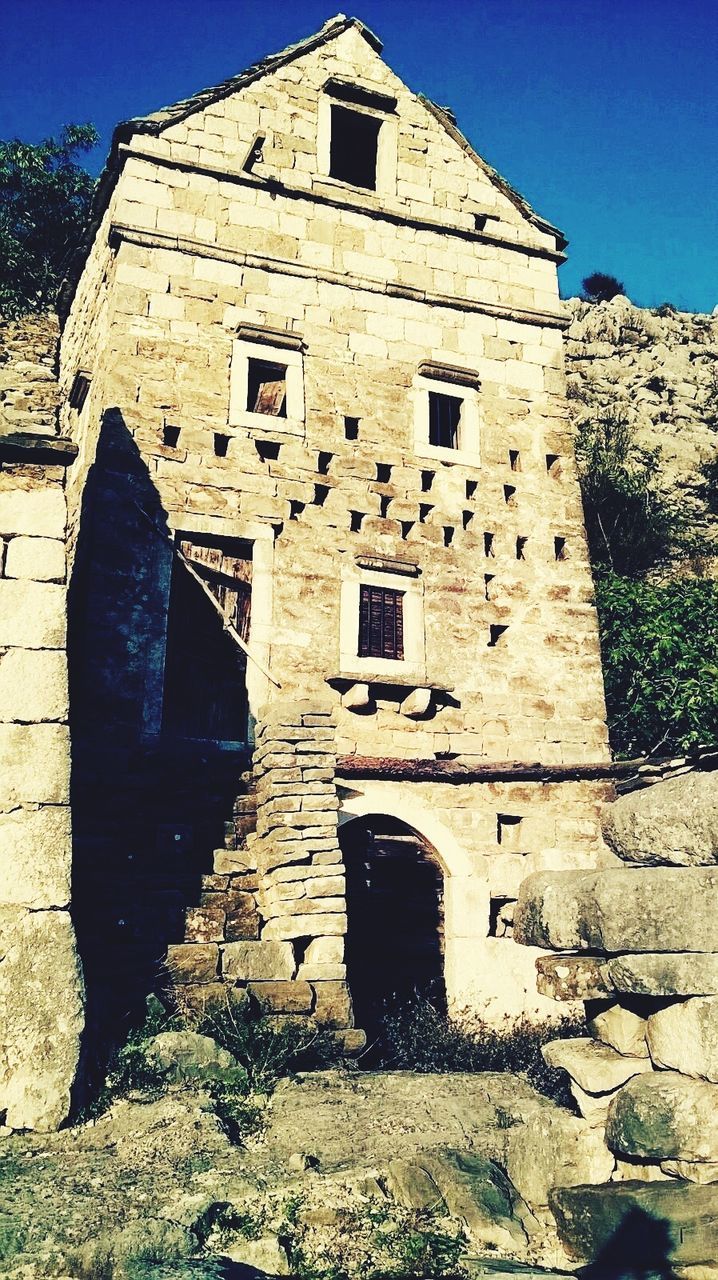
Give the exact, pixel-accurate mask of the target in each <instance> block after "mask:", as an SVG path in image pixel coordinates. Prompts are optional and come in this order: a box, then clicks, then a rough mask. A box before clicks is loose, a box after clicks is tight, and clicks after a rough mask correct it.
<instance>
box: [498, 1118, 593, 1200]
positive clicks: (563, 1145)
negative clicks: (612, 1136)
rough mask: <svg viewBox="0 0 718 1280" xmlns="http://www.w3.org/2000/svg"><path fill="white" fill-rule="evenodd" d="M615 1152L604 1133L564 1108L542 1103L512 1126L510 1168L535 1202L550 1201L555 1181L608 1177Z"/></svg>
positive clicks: (520, 1188)
mask: <svg viewBox="0 0 718 1280" xmlns="http://www.w3.org/2000/svg"><path fill="white" fill-rule="evenodd" d="M614 1163H615V1162H614V1158H613V1156H612V1154H611V1152H610V1151H609V1150H608V1148H607V1146H606V1144H605V1142H604V1141H603V1134H602V1133H600V1132H599V1131H598V1129H595V1128H593V1127H592V1126H591V1125H590V1124H589V1123H588V1122H587V1121H586V1120H583V1119H578V1117H576V1116H572V1115H570V1114H569V1112H568V1111H564V1110H563V1109H558V1108H557V1109H556V1110H553V1109H550V1110H549V1109H542V1110H540V1111H537V1112H535V1113H534V1114H533V1115H531V1116H528V1117H527V1119H526V1122H525V1124H522V1125H517V1126H516V1127H515V1128H512V1129H510V1130H509V1132H508V1141H507V1149H506V1161H505V1169H506V1172H507V1174H508V1176H509V1178H510V1179H511V1182H512V1183H513V1185H514V1187H515V1188H516V1190H517V1191H518V1193H519V1195H520V1196H521V1197H522V1198H523V1199H524V1200H525V1201H526V1203H527V1204H528V1205H529V1206H530V1207H531V1208H532V1209H537V1208H542V1207H544V1206H546V1205H547V1204H548V1202H549V1192H550V1191H551V1189H552V1188H553V1187H567V1186H573V1185H575V1184H576V1183H580V1182H607V1181H608V1179H609V1178H610V1176H611V1174H612V1173H613V1168H614Z"/></svg>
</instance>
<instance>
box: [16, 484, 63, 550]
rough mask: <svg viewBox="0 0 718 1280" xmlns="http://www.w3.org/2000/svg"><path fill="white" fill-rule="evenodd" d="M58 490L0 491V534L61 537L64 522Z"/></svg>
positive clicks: (60, 490)
mask: <svg viewBox="0 0 718 1280" xmlns="http://www.w3.org/2000/svg"><path fill="white" fill-rule="evenodd" d="M66 510H67V509H66V505H65V495H64V493H63V492H62V489H60V488H59V487H58V488H48V489H20V488H17V489H15V488H13V489H4V490H0V534H15V533H21V534H29V535H30V537H36V538H39V537H42V538H63V537H64V535H65V520H66Z"/></svg>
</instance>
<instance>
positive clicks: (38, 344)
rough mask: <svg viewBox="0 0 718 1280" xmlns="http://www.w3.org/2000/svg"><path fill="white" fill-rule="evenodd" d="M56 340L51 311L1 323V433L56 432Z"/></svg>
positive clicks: (54, 320) (56, 331) (55, 317)
mask: <svg viewBox="0 0 718 1280" xmlns="http://www.w3.org/2000/svg"><path fill="white" fill-rule="evenodd" d="M58 339H59V325H58V322H57V316H55V315H54V314H53V313H51V312H45V313H43V314H41V315H30V316H24V317H23V318H22V319H21V320H0V434H5V433H7V432H22V433H31V432H40V433H41V434H43V433H45V434H49V435H53V434H54V433H55V430H56V427H57V407H58V386H57V368H56V365H57V345H58Z"/></svg>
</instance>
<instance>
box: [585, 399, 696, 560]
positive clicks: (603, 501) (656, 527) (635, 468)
mask: <svg viewBox="0 0 718 1280" xmlns="http://www.w3.org/2000/svg"><path fill="white" fill-rule="evenodd" d="M659 460H660V454H659V452H658V450H655V449H654V450H649V449H641V448H640V447H639V446H638V445H637V444H636V443H635V439H634V433H633V429H632V428H631V426H630V424H629V423H628V420H627V418H626V417H625V415H624V414H623V413H621V412H620V411H618V410H616V411H614V412H606V413H604V414H603V415H602V416H601V417H599V418H596V419H589V420H584V421H583V422H581V423H579V425H578V431H577V436H576V462H577V465H578V472H579V478H580V481H581V492H582V494H583V506H584V514H585V518H586V534H587V537H588V545H589V551H590V555H591V562H592V564H593V565H594V566H606V567H608V568H610V569H614V570H615V571H616V572H617V573H620V574H626V575H629V574H638V573H641V572H643V571H645V570H646V569H648V568H650V567H651V566H652V565H654V564H655V563H656V562H657V561H659V560H663V559H666V558H667V557H668V555H669V553H670V551H671V550H672V548H673V547H674V546H676V545H678V544H679V543H680V542H681V539H682V536H683V522H682V520H681V518H680V516H679V514H678V512H677V510H676V509H675V508H674V507H673V506H672V505H671V504H670V503H668V502H667V501H666V499H665V498H664V497H663V495H662V494H661V493H659V492H658V490H657V488H656V487H655V481H656V476H657V473H658V467H659Z"/></svg>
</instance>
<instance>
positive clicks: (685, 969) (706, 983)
mask: <svg viewBox="0 0 718 1280" xmlns="http://www.w3.org/2000/svg"><path fill="white" fill-rule="evenodd" d="M604 969H605V973H606V977H607V980H608V982H609V983H610V984H611V987H612V988H613V989H614V990H615V991H619V992H621V993H625V994H626V995H629V994H630V995H642V996H693V995H697V996H702V995H706V996H714V995H718V955H710V954H708V955H701V954H700V953H698V952H693V953H691V952H687V953H684V954H680V953H676V952H674V953H671V952H668V953H666V954H665V955H664V954H647V955H633V956H615V957H614V958H613V959H612V960H609V961H608V962H607V963H606V964H605V965H604Z"/></svg>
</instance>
